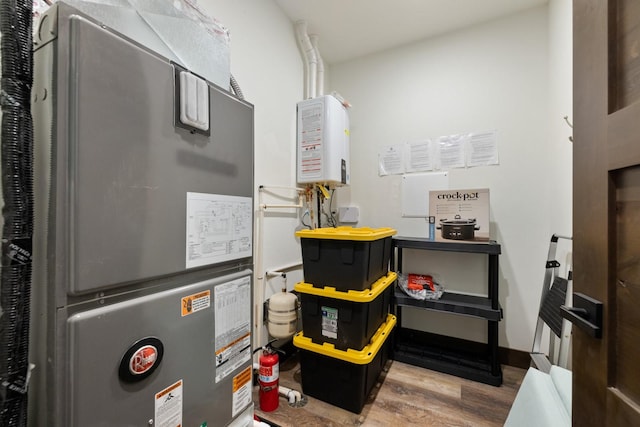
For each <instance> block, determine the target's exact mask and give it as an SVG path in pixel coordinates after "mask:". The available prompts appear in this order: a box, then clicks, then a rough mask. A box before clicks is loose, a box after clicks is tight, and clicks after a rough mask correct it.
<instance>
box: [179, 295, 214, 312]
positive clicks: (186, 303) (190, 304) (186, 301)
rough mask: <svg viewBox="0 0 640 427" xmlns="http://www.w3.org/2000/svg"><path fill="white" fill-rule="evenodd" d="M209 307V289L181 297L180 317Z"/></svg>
mask: <svg viewBox="0 0 640 427" xmlns="http://www.w3.org/2000/svg"><path fill="white" fill-rule="evenodd" d="M209 307H211V291H208V290H207V291H203V292H200V293H197V294H193V295H189V296H186V297H182V299H181V301H180V312H181V314H182V317H184V316H188V315H189V314H193V313H195V312H196V311H200V310H204V309H205V308H209Z"/></svg>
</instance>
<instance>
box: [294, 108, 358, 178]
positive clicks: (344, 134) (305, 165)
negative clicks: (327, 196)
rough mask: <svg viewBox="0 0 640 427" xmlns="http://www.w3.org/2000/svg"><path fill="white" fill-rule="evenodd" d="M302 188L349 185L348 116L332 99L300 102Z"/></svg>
mask: <svg viewBox="0 0 640 427" xmlns="http://www.w3.org/2000/svg"><path fill="white" fill-rule="evenodd" d="M297 110H298V138H297V139H298V141H297V145H298V164H297V166H298V175H297V180H298V183H299V184H314V183H317V184H323V185H329V186H343V185H349V181H350V175H351V172H350V166H349V114H348V113H347V109H346V108H345V106H344V105H342V103H341V102H340V101H338V100H337V99H336V98H335V97H333V96H332V95H324V96H319V97H317V98H312V99H307V100H304V101H301V102H298V106H297Z"/></svg>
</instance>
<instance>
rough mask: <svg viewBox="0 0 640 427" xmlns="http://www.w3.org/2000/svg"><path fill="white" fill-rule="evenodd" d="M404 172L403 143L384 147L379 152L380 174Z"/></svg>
mask: <svg viewBox="0 0 640 427" xmlns="http://www.w3.org/2000/svg"><path fill="white" fill-rule="evenodd" d="M403 172H404V163H403V147H402V145H390V146H388V147H384V149H383V150H382V152H381V153H379V154H378V174H379V175H380V176H384V175H395V174H401V173H403Z"/></svg>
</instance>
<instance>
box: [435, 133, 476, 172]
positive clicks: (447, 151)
mask: <svg viewBox="0 0 640 427" xmlns="http://www.w3.org/2000/svg"><path fill="white" fill-rule="evenodd" d="M468 139H469V134H461V135H448V136H441V137H440V138H438V145H437V155H438V160H439V162H438V163H439V165H440V167H439V169H451V168H463V167H465V144H466V142H467V141H468Z"/></svg>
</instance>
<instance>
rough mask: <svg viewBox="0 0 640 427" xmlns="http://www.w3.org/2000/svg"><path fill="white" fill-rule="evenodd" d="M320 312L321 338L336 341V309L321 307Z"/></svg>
mask: <svg viewBox="0 0 640 427" xmlns="http://www.w3.org/2000/svg"><path fill="white" fill-rule="evenodd" d="M320 310H321V311H322V336H324V337H327V338H333V339H334V340H335V339H338V309H336V308H331V307H324V306H323V307H321V308H320Z"/></svg>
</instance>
